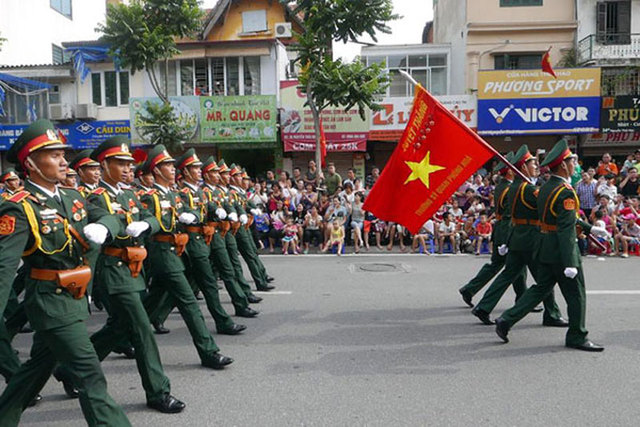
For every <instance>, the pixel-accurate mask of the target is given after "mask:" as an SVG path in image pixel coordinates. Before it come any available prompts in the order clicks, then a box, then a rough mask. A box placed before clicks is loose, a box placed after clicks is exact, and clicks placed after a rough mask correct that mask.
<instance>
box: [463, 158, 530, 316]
mask: <svg viewBox="0 0 640 427" xmlns="http://www.w3.org/2000/svg"><path fill="white" fill-rule="evenodd" d="M513 156H514V153H513V152H510V153H508V154H507V156H506V159H507V161H508V162H509V163H513ZM508 170H509V169H508V167H507V165H505V164H504V163H503V162H500V163H498V165H496V167H495V168H494V171H496V172H500V173H502V174H503V175H502V176H501V177H500V181H499V182H498V183H497V184H496V187H495V189H494V192H493V200H494V203H495V216H496V222H495V225H494V227H493V233H492V235H491V242H492V243H493V251H492V253H491V262H490V263H487V264H485V265H483V266H482V268H481V269H480V271H479V272H478V274H477V275H476V276H475V277H474V278H473V279H471V280H470V281H469V283H467V284H466V285H464V286H463V287H462V288H460V290H459V292H460V294H461V295H462V298H463V299H464V300H465V302H467V304H468V305H470V306H473V304H471V298H473V296H474V295H475V294H477V293H478V292H479V291H480V289H482V288H483V287H484V286H485V285H486V284H487V283H489V281H490V280H491V279H493V278H494V276H495V275H496V274H498V273H499V272H500V270H502V268H503V267H504V264H505V261H506V259H507V257H506V255H500V252H499V251H498V248H499V247H500V246H501V245H503V244H506V243H507V238H508V237H509V232H510V230H511V206H510V205H509V198H508V197H507V193H508V191H509V185H510V184H511V182H512V181H509V180H508V179H507V178H506V177H505V176H504V174H505V173H506V172H507V171H508ZM525 280H526V273H524V272H523V274H521V275H519V276H518V277H517V278H516V279H515V280H514V283H513V289H514V290H516V291H517V292H521V291H522V292H523V291H524V289H525V287H526V285H525Z"/></svg>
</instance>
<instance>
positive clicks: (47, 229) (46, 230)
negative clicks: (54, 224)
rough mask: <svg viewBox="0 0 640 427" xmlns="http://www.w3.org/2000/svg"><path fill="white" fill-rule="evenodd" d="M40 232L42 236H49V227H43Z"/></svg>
mask: <svg viewBox="0 0 640 427" xmlns="http://www.w3.org/2000/svg"><path fill="white" fill-rule="evenodd" d="M40 231H41V232H42V234H49V233H51V227H49V226H48V225H43V226H42V228H41V229H40Z"/></svg>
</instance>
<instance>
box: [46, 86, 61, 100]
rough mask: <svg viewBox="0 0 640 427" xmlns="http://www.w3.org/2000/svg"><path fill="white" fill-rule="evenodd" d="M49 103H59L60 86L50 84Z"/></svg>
mask: <svg viewBox="0 0 640 427" xmlns="http://www.w3.org/2000/svg"><path fill="white" fill-rule="evenodd" d="M49 103H50V104H60V86H58V85H52V86H51V89H49Z"/></svg>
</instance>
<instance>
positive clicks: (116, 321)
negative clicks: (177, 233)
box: [58, 136, 185, 413]
mask: <svg viewBox="0 0 640 427" xmlns="http://www.w3.org/2000/svg"><path fill="white" fill-rule="evenodd" d="M91 158H92V159H93V160H94V161H96V162H98V164H100V165H101V166H102V169H103V171H104V175H103V178H102V180H101V181H100V182H99V184H98V187H97V188H96V189H94V190H93V191H92V192H91V194H90V196H89V199H88V201H89V203H92V204H94V205H96V206H98V207H100V208H101V209H104V210H106V211H108V212H110V213H111V214H113V215H115V216H116V217H117V218H118V220H119V221H120V224H121V227H120V230H119V232H118V234H117V235H116V237H115V238H114V239H113V240H112V242H111V243H109V244H108V245H105V246H103V247H102V251H101V252H102V253H101V255H100V257H99V258H98V263H97V266H96V276H98V280H99V282H100V283H101V284H102V286H103V287H104V290H105V291H106V297H107V298H108V300H109V302H110V304H109V305H108V307H109V318H108V319H107V323H106V324H105V325H104V327H103V328H102V329H100V330H99V331H98V332H96V333H94V334H93V335H92V336H91V341H92V342H93V346H94V348H95V350H96V353H97V354H98V358H99V359H100V360H104V359H105V358H106V357H107V356H108V355H109V353H110V352H111V351H114V350H115V349H116V347H117V346H118V345H119V343H122V342H125V343H126V345H130V344H129V343H131V344H132V345H133V348H134V349H135V352H134V355H135V359H136V364H137V366H138V372H139V373H140V377H141V379H142V386H143V388H144V390H145V393H146V398H147V406H149V407H150V408H153V409H156V410H158V411H160V412H164V413H176V412H181V411H182V410H183V409H184V407H185V404H184V403H182V402H181V401H179V400H177V399H176V398H175V397H173V396H171V394H170V384H169V379H168V378H167V377H166V375H165V373H164V371H163V369H162V362H161V361H160V354H159V352H158V345H157V343H156V340H155V338H154V335H153V332H152V331H151V325H150V323H149V318H148V317H147V313H146V312H145V309H144V306H143V305H142V298H141V292H143V291H144V290H145V282H144V279H143V278H142V276H141V275H140V272H141V270H142V262H143V260H144V259H145V258H146V255H147V251H146V249H144V246H143V241H142V238H143V235H145V234H154V233H156V232H157V231H158V230H159V229H160V225H159V223H158V220H157V219H156V218H155V217H153V216H151V215H149V214H148V212H147V211H145V210H144V209H143V208H142V204H141V203H140V200H139V199H138V198H137V196H136V195H135V194H134V193H133V191H131V190H128V189H125V190H123V189H122V188H121V185H120V183H121V182H122V180H123V179H125V175H126V174H128V172H129V169H130V163H131V162H132V161H133V157H131V153H130V148H129V140H128V139H127V138H126V137H123V136H116V137H114V138H111V139H109V140H106V141H105V142H103V143H102V144H100V146H98V147H97V148H96V149H95V150H94V151H93V153H92V154H91ZM120 345H123V344H120ZM65 371H66V372H65ZM63 372H64V373H63ZM58 375H59V376H62V377H66V378H68V377H70V376H71V375H72V373H71V372H68V370H66V369H65V367H63V368H61V369H59V370H58Z"/></svg>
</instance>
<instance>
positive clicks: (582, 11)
mask: <svg viewBox="0 0 640 427" xmlns="http://www.w3.org/2000/svg"><path fill="white" fill-rule="evenodd" d="M598 1H599V0H578V1H577V14H578V41H580V40H582V39H584V38H585V37H587V36H589V35H591V34H595V33H596V18H597V17H596V15H597V10H596V3H598ZM631 33H636V34H637V33H640V1H638V0H631Z"/></svg>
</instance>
